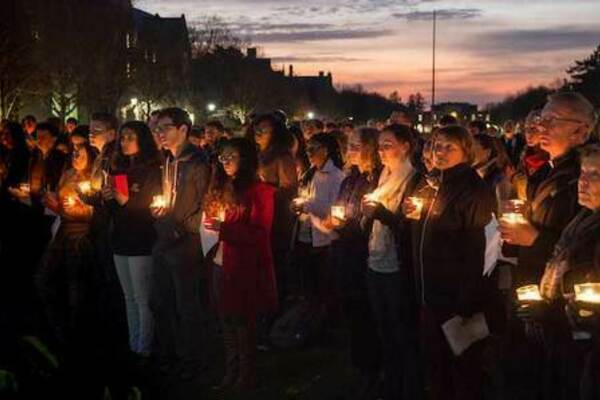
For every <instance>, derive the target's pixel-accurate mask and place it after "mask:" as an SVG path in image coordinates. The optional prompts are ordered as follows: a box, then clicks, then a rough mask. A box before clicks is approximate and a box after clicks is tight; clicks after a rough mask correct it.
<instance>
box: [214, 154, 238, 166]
mask: <svg viewBox="0 0 600 400" xmlns="http://www.w3.org/2000/svg"><path fill="white" fill-rule="evenodd" d="M239 158H240V156H238V155H237V154H221V155H219V162H220V163H221V164H227V163H230V162H232V161H237V160H238V159H239Z"/></svg>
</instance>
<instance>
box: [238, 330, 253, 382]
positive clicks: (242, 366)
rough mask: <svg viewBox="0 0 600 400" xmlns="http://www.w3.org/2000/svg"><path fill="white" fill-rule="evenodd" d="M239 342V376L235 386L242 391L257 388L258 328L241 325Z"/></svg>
mask: <svg viewBox="0 0 600 400" xmlns="http://www.w3.org/2000/svg"><path fill="white" fill-rule="evenodd" d="M237 333H238V344H239V346H240V347H239V355H240V359H239V377H238V380H237V382H236V383H235V388H236V389H238V390H241V391H248V390H254V389H256V328H255V327H251V328H249V327H248V326H243V327H242V326H240V327H238V329H237Z"/></svg>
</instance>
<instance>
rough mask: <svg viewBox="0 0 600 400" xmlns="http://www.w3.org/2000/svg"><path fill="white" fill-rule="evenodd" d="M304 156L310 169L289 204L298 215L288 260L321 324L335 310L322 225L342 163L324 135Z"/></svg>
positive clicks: (334, 142) (327, 233) (327, 240)
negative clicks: (291, 261)
mask: <svg viewBox="0 0 600 400" xmlns="http://www.w3.org/2000/svg"><path fill="white" fill-rule="evenodd" d="M306 153H307V154H308V159H309V161H310V165H311V167H310V169H308V171H306V173H305V174H304V175H303V177H302V179H301V183H300V190H299V193H300V196H299V198H298V199H294V201H293V202H292V204H291V208H292V211H294V212H295V213H296V214H297V215H298V220H297V224H296V231H295V238H294V246H295V247H294V252H293V258H292V259H293V261H294V264H295V266H294V269H295V270H297V271H299V272H300V274H301V277H302V279H301V282H302V286H303V287H302V292H303V294H304V295H305V296H306V297H307V299H308V301H309V303H310V306H311V309H312V310H313V311H314V312H315V313H316V314H317V318H318V319H319V320H321V321H322V320H323V319H324V318H325V316H326V315H327V314H328V312H330V311H332V308H333V307H334V306H335V298H334V289H333V288H334V286H333V281H334V280H333V271H332V267H331V262H330V245H331V235H330V233H331V230H330V229H329V228H328V227H327V226H326V224H325V221H326V220H327V219H328V217H329V215H330V211H331V206H332V205H333V204H334V202H335V200H336V199H337V196H338V193H339V189H340V185H341V183H342V180H343V179H344V173H343V172H342V168H343V161H342V157H341V154H340V151H339V147H338V142H337V140H336V139H335V138H334V137H333V136H332V135H330V134H327V133H319V134H316V135H314V136H312V137H311V138H310V140H309V141H308V144H307V146H306Z"/></svg>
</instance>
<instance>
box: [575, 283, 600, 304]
mask: <svg viewBox="0 0 600 400" xmlns="http://www.w3.org/2000/svg"><path fill="white" fill-rule="evenodd" d="M575 301H577V302H581V303H591V304H600V283H580V284H578V285H575Z"/></svg>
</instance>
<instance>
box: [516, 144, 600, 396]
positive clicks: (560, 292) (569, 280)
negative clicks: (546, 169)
mask: <svg viewBox="0 0 600 400" xmlns="http://www.w3.org/2000/svg"><path fill="white" fill-rule="evenodd" d="M577 186H578V202H579V205H581V210H580V211H579V212H578V213H577V215H576V216H575V218H574V219H573V220H572V221H571V222H570V223H569V224H568V225H567V227H566V228H565V229H564V230H563V231H562V234H561V236H560V239H559V240H558V242H557V243H556V245H555V246H554V249H553V252H552V256H551V258H550V259H549V261H548V263H547V264H546V267H545V270H544V274H543V276H542V279H541V282H540V292H541V295H542V296H543V298H544V299H545V300H546V301H545V302H541V303H536V307H535V309H533V310H532V312H531V313H530V315H523V316H524V317H526V318H530V319H533V320H534V321H535V322H537V323H539V324H541V326H542V328H543V337H544V340H545V342H546V360H547V362H546V365H545V377H546V379H545V380H544V385H543V388H542V393H544V394H546V395H548V396H549V395H551V394H555V393H559V396H558V398H561V399H569V398H573V395H574V393H577V392H580V393H582V397H583V398H589V399H591V398H594V397H593V395H591V391H592V390H598V383H597V382H596V383H594V379H593V378H591V375H590V374H591V373H592V370H591V369H590V367H591V366H592V365H593V363H592V362H591V358H592V357H596V358H597V357H598V356H597V353H596V352H597V350H595V349H594V346H595V345H594V344H593V343H594V342H592V341H590V340H581V339H580V340H573V337H574V336H573V332H579V335H580V336H581V333H580V332H582V331H583V332H586V331H587V332H589V333H591V334H592V335H593V336H594V339H596V335H597V334H598V332H597V331H595V332H594V331H592V332H590V327H593V326H594V324H593V323H592V324H591V325H588V326H586V325H585V324H581V325H580V324H579V323H575V324H574V323H573V322H574V321H577V320H581V318H580V316H579V315H577V310H579V309H580V308H582V307H579V306H577V304H576V303H575V302H577V301H580V299H579V298H578V297H577V296H576V295H575V294H576V292H577V288H576V286H577V285H578V284H582V283H586V282H600V147H599V146H598V145H589V146H587V147H584V148H583V149H582V151H581V173H580V176H579V179H578V185H577ZM595 295H598V294H595ZM565 299H570V300H569V301H568V302H569V303H570V307H571V309H572V310H574V311H573V316H571V317H570V318H567V315H565V313H564V312H563V310H564V309H565V303H567V302H566V301H565ZM592 302H595V301H594V300H593V301H592ZM593 318H596V317H593ZM583 321H584V322H587V321H592V319H591V318H587V320H586V319H584V320H583ZM569 324H571V325H572V326H569ZM595 326H598V324H596V325H595ZM587 358H590V360H587V361H586V359H587ZM584 367H585V368H586V370H585V371H584ZM582 373H584V379H583V380H582V379H581V377H582ZM550 377H552V378H550ZM580 383H583V386H582V387H581V390H580ZM594 387H595V389H594ZM586 393H587V395H585V396H583V395H584V394H586Z"/></svg>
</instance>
